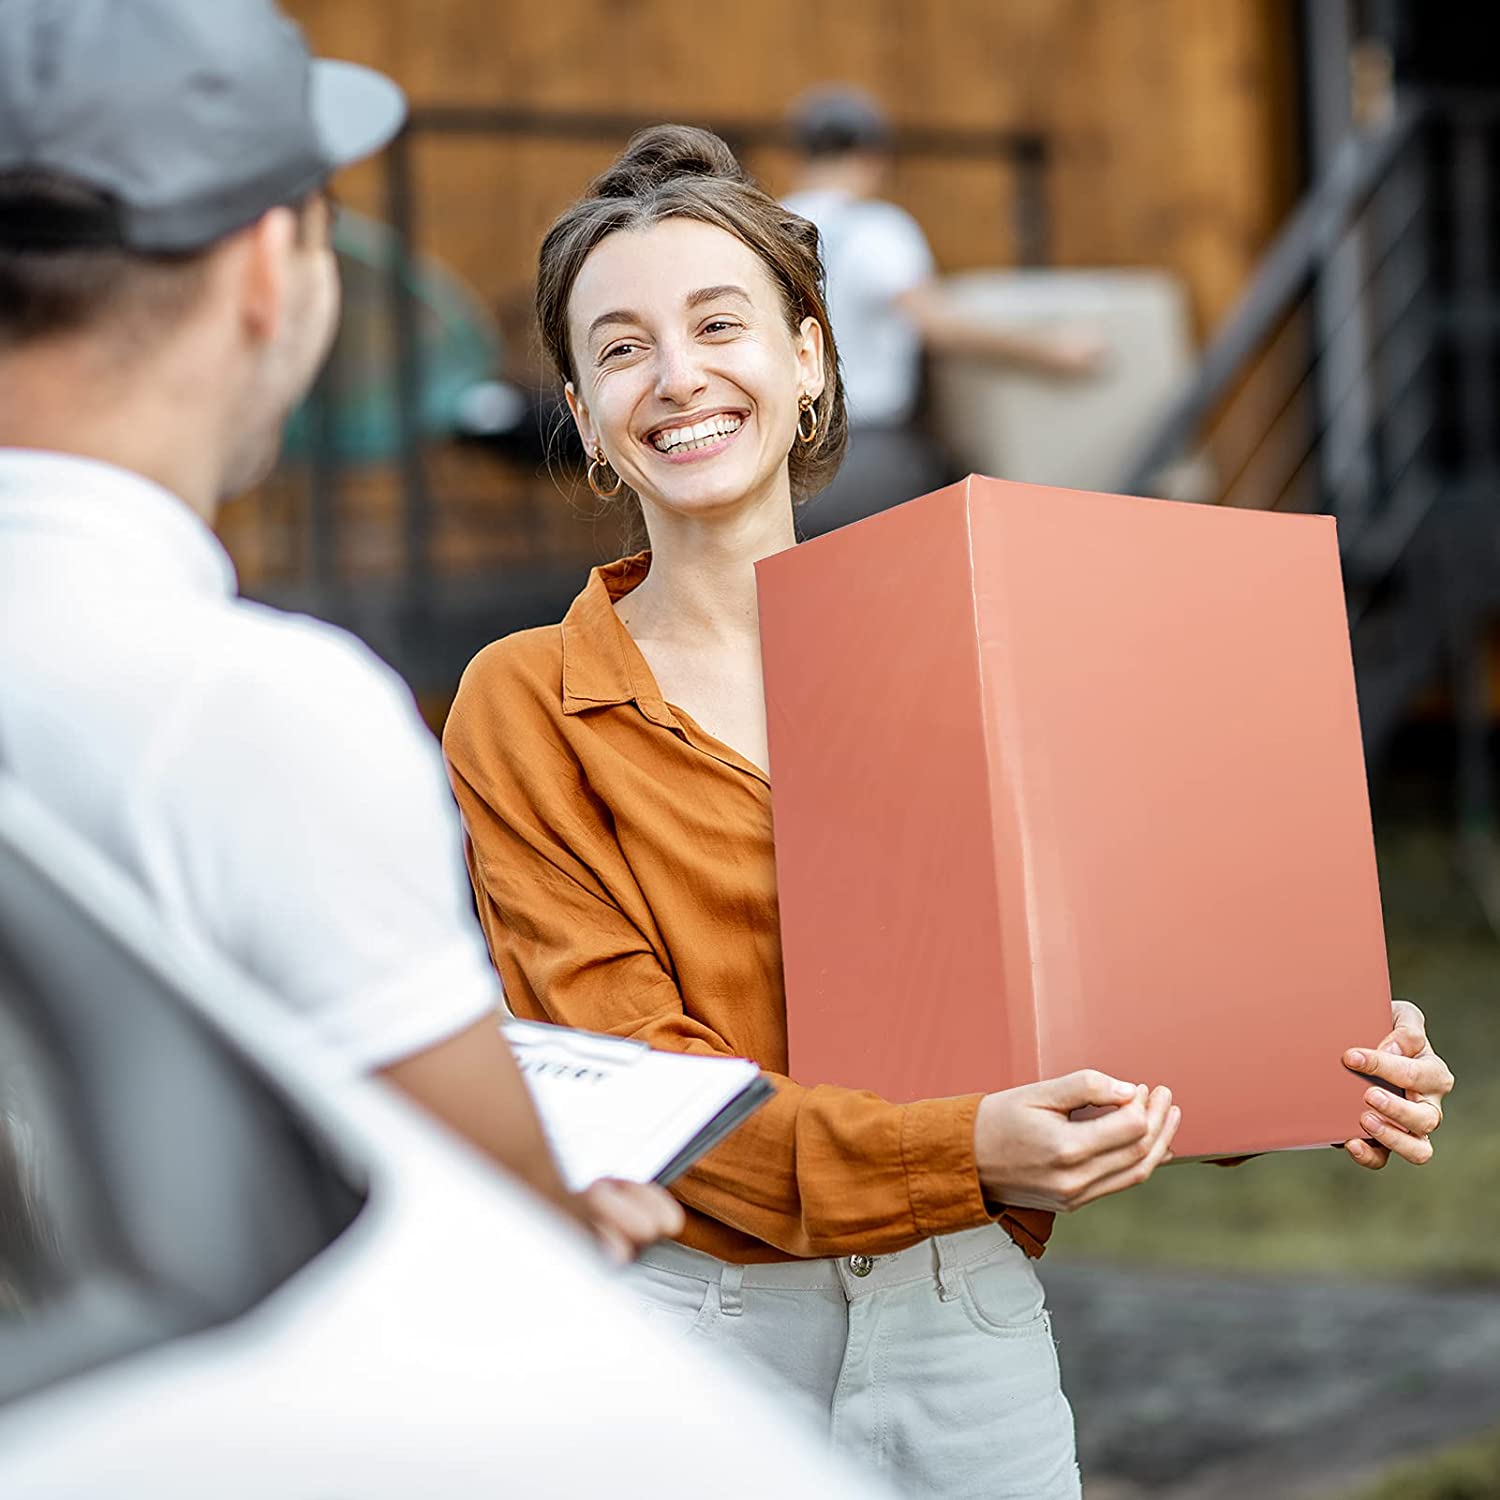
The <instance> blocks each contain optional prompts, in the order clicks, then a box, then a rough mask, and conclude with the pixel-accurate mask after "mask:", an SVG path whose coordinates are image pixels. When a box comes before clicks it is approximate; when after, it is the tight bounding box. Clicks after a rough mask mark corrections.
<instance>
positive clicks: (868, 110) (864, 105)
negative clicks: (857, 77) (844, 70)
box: [791, 84, 892, 157]
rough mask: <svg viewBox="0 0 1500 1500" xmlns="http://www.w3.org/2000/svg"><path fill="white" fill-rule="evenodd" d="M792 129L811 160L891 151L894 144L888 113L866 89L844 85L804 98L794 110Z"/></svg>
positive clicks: (799, 144)
mask: <svg viewBox="0 0 1500 1500" xmlns="http://www.w3.org/2000/svg"><path fill="white" fill-rule="evenodd" d="M791 128H792V136H793V139H794V140H795V141H796V142H797V145H798V147H799V148H800V149H801V151H802V152H803V154H804V155H806V156H811V157H836V156H848V155H850V154H852V153H854V152H862V151H888V150H889V149H890V146H891V142H892V132H891V122H890V118H889V116H887V114H886V112H885V111H884V110H883V109H882V108H881V107H880V106H879V105H878V104H877V103H876V102H875V100H874V99H872V98H871V97H870V96H869V95H868V94H867V93H865V92H864V91H863V90H862V89H856V88H850V87H848V86H847V85H843V84H835V85H832V86H831V87H828V88H821V89H814V90H813V91H812V92H811V93H810V94H804V95H803V96H802V98H801V99H799V100H798V101H797V103H796V105H795V106H794V107H793V109H792V113H791Z"/></svg>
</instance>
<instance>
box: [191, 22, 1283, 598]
mask: <svg viewBox="0 0 1500 1500" xmlns="http://www.w3.org/2000/svg"><path fill="white" fill-rule="evenodd" d="M283 3H284V4H285V5H286V8H287V9H288V10H289V11H290V12H291V13H292V14H293V16H295V17H296V18H297V19H298V20H299V21H300V22H301V23H302V25H303V26H304V28H305V29H306V31H307V33H308V37H309V40H310V41H311V43H312V44H313V46H314V48H315V49H316V50H317V51H319V52H321V53H323V54H325V55H329V56H336V57H347V58H351V59H354V60H357V61H362V62H366V63H368V64H370V65H372V66H374V67H377V68H380V69H381V70H383V71H385V72H387V73H389V74H391V75H392V76H394V77H395V78H396V79H397V80H398V81H400V82H401V83H402V84H403V85H404V86H405V88H406V89H407V91H408V92H409V93H410V95H411V97H412V98H413V100H414V101H416V102H418V103H424V104H504V105H509V106H530V107H534V108H537V109H548V110H588V111H605V112H610V113H622V114H630V115H636V116H642V117H646V118H656V119H679V120H688V121H691V120H694V119H704V118H709V119H716V120H741V121H745V122H770V121H774V120H778V119H780V118H781V117H782V116H783V114H784V112H785V111H786V108H787V106H788V105H789V103H790V102H791V101H792V100H793V99H795V98H796V97H797V95H798V94H800V93H801V92H802V91H803V90H804V89H806V88H809V87H812V86H814V85H816V84H818V83H824V82H828V81H830V80H843V81H848V82H851V83H854V84H858V85H860V86H862V87H864V88H866V89H868V90H869V91H870V92H871V93H873V94H874V95H875V96H876V97H877V98H878V99H880V100H881V101H882V102H883V104H884V105H885V106H886V107H887V108H888V109H889V111H890V112H891V114H892V115H893V117H894V118H895V119H896V120H897V122H898V123H901V124H905V125H910V126H927V127H964V128H972V129H981V128H989V129H998V128H1003V127H1023V128H1030V129H1035V130H1039V131H1042V132H1045V134H1046V135H1047V137H1048V139H1049V140H1050V141H1051V143H1052V147H1053V151H1054V154H1055V161H1056V167H1055V170H1054V171H1052V172H1051V174H1050V177H1049V188H1048V200H1049V201H1048V206H1049V212H1050V217H1051V225H1052V228H1051V241H1052V243H1051V252H1052V253H1051V259H1052V260H1053V261H1054V262H1055V263H1057V264H1059V265H1072V266H1163V267H1167V268H1169V269H1171V270H1173V271H1175V272H1177V273H1178V274H1179V275H1180V276H1181V277H1182V278H1183V279H1184V281H1185V283H1186V285H1187V287H1188V290H1189V292H1190V295H1191V301H1192V306H1193V308H1194V312H1195V315H1196V319H1197V322H1198V327H1199V331H1200V333H1201V332H1203V331H1205V330H1207V329H1209V328H1211V327H1212V326H1213V325H1214V324H1215V323H1216V322H1217V321H1218V320H1219V318H1221V317H1222V315H1223V314H1224V312H1225V310H1226V308H1227V307H1228V306H1229V304H1230V303H1231V301H1232V300H1233V298H1234V297H1235V295H1236V293H1237V292H1238V291H1239V289H1240V288H1241V286H1242V285H1243V284H1244V282H1245V279H1246V277H1247V276H1248V274H1249V273H1250V271H1251V269H1252V268H1253V267H1254V265H1255V264H1256V261H1257V259H1258V257H1259V256H1260V254H1261V252H1262V250H1263V249H1264V247H1265V245H1266V243H1267V242H1268V240H1269V239H1270V237H1271V235H1272V234H1273V233H1274V231H1275V229H1276V227H1277V226H1278V224H1279V223H1280V222H1281V221H1282V219H1283V217H1284V215H1285V212H1286V210H1287V208H1288V206H1289V204H1290V202H1291V200H1292V197H1293V193H1294V182H1295V177H1296V162H1295V155H1294V149H1293V147H1294V140H1295V128H1294V108H1293V99H1292V90H1291V87H1290V79H1291V76H1292V69H1293V53H1292V21H1291V12H1292V4H1293V0H814V3H809V0H755V3H754V4H751V5H743V6H723V7H719V8H718V9H717V10H716V11H715V12H713V13H712V14H706V13H705V12H704V11H702V10H701V9H700V8H698V7H695V6H692V5H690V4H688V3H687V0H525V3H522V0H283ZM621 144H623V143H622V142H619V141H598V142H576V141H575V142H568V141H558V140H539V139H526V140H522V139H514V138H512V139H505V140H497V139H493V138H491V139H482V138H474V137H470V138H454V137H432V136H427V137H423V138H422V139H421V140H420V141H419V143H418V145H417V147H416V149H415V152H414V156H415V164H416V176H417V182H418V188H419V191H418V194H417V203H416V208H417V219H418V243H419V248H421V249H422V250H424V251H426V252H428V253H430V254H433V255H435V256H436V257H438V258H439V259H440V260H441V261H442V262H444V263H445V264H446V265H448V266H449V267H451V268H452V269H453V270H455V271H457V272H458V273H459V274H460V275H461V276H463V277H464V278H465V279H466V280H467V281H468V282H469V283H470V284H471V285H472V286H473V287H474V288H475V290H476V291H477V292H478V293H479V295H480V297H481V298H482V299H483V300H484V301H485V302H486V303H487V304H488V305H489V306H490V307H491V308H493V309H494V310H495V311H496V312H497V313H499V315H500V318H501V324H502V327H503V329H504V331H505V333H506V348H507V362H506V371H505V373H507V374H508V375H510V376H511V377H512V378H516V379H522V380H526V381H535V380H537V379H538V378H539V377H542V376H543V373H544V372H543V370H542V367H541V362H540V358H539V351H538V350H537V347H536V341H535V337H534V334H533V331H532V320H531V312H530V304H531V283H532V276H533V274H534V268H535V255H536V249H537V245H538V243H539V241H540V238H541V236H542V233H543V232H544V230H545V229H546V226H547V225H548V224H549V223H550V222H551V220H552V218H553V217H554V216H555V215H556V214H557V213H558V212H559V211H560V210H561V209H562V208H563V207H564V206H565V205H566V204H567V203H568V202H569V201H570V200H571V199H572V198H573V197H574V196H575V195H576V194H577V193H578V191H579V190H580V189H581V188H582V186H583V184H584V183H585V181H586V180H587V179H588V178H589V177H590V176H591V175H592V174H593V173H594V172H596V171H597V170H599V169H600V168H601V167H603V166H604V165H605V164H606V163H607V162H608V161H609V160H610V159H611V157H612V156H613V155H614V153H615V152H616V151H617V150H618V148H619V146H620V145H621ZM747 164H748V165H749V166H750V167H751V169H752V170H753V171H755V172H756V173H757V174H758V175H759V176H760V177H761V178H762V180H763V181H764V182H765V183H766V185H767V186H768V187H769V188H771V189H772V190H773V191H782V190H784V189H785V188H786V187H787V186H788V184H789V170H790V165H791V164H790V162H789V160H788V159H787V157H786V154H785V153H784V152H779V151H773V150H763V151H760V152H756V153H753V154H752V155H751V156H750V157H749V159H748V163H747ZM382 183H383V174H382V170H381V166H380V164H379V163H373V164H365V165H363V166H361V167H358V168H356V169H355V170H354V171H352V172H350V173H348V174H346V176H345V178H344V180H343V181H341V182H340V183H339V184H338V185H337V186H338V191H339V193H340V195H341V197H342V198H344V199H345V200H346V201H347V202H349V203H350V204H351V205H352V206H354V207H357V208H362V209H366V210H368V211H370V212H373V213H375V214H380V213H381V212H382V211H383V197H382ZM1013 186H1014V184H1013V182H1012V180H1011V177H1010V171H1009V169H1008V168H1007V167H1006V166H1004V165H1003V164H1001V163H999V162H996V161H974V160H971V161H954V160H946V161H945V160H938V159H935V158H931V157H927V158H916V157H912V158H906V159H904V160H903V161H902V162H901V164H900V166H899V168H898V171H897V178H896V181H895V184H894V188H893V194H892V196H894V197H895V198H896V199H897V200H898V201H900V202H902V203H904V204H905V205H906V206H907V207H908V208H910V209H911V210H912V211H913V212H914V213H915V214H916V215H917V217H918V219H919V220H920V222H921V223H922V224H923V226H924V227H925V229H926V231H927V233H928V235H929V237H930V239H931V241H932V244H933V248H934V251H935V252H936V255H937V259H938V263H939V265H940V267H941V268H942V269H943V270H947V271H957V270H964V269H969V268H975V267H985V266H1005V265H1010V264H1013V263H1014V262H1015V259H1016V245H1015V243H1014V235H1013V217H1012V214H1013V206H1014V205H1013V197H1012V193H1013ZM427 470H428V478H429V487H430V489H431V490H432V494H433V508H434V515H435V518H436V527H437V530H436V536H435V540H434V549H435V554H436V560H437V562H438V565H439V566H440V567H442V568H443V569H444V570H445V571H458V572H462V571H465V570H483V569H485V568H487V567H493V566H495V565H496V564H499V563H506V562H513V561H514V559H515V557H516V554H517V549H518V548H521V549H529V552H530V553H531V554H535V555H538V556H548V557H552V558H556V557H557V556H559V555H562V556H565V557H573V556H574V555H575V554H576V555H577V557H578V558H579V560H580V566H582V564H583V562H584V561H588V560H593V559H594V558H596V557H599V556H603V555H606V554H611V555H612V554H613V553H614V552H616V551H618V544H619V535H618V526H617V525H616V524H614V523H611V522H607V521H606V522H601V523H600V524H599V525H597V526H594V527H590V526H587V525H582V524H580V523H579V522H578V520H577V518H576V515H574V514H573V513H572V512H571V511H570V509H569V507H568V505H567V504H566V502H560V501H559V497H558V495H557V492H556V489H555V487H554V486H553V485H552V484H551V483H550V482H549V481H546V480H539V479H538V477H537V475H536V474H535V472H532V471H526V470H524V469H523V468H521V467H518V466H514V465H506V464H504V463H500V462H498V461H496V460H494V459H493V458H491V457H488V456H486V455H478V454H475V453H474V452H472V451H471V450H466V449H458V448H454V447H453V446H452V445H448V446H439V447H435V448H434V449H433V450H432V451H431V452H430V453H429V455H428V459H427ZM309 484H310V477H309V474H308V472H307V471H306V469H305V467H301V468H299V467H298V466H296V465H291V464H288V465H286V466H284V467H283V469H282V470H281V471H279V472H278V474H277V476H276V477H275V478H274V479H273V480H272V481H271V482H270V483H268V484H267V485H266V486H264V487H263V488H262V490H261V491H260V493H259V494H258V495H257V496H256V497H255V498H254V499H253V500H251V501H249V502H247V503H245V504H242V505H237V506H232V507H230V508H229V509H228V510H226V511H225V512H224V515H223V518H222V521H221V526H220V530H221V534H222V535H223V537H224V540H225V542H226V544H227V545H228V546H229V548H230V550H231V552H232V553H233V555H234V557H235V560H236V562H237V564H238V565H239V568H240V572H241V577H242V579H243V580H244V581H245V583H246V585H247V587H250V588H252V589H254V588H257V587H261V586H263V585H266V584H274V583H276V582H278V581H286V580H293V581H294V580H296V579H297V578H298V577H299V576H301V575H303V574H304V572H305V570H306V567H307V565H308V559H309V557H310V550H309V549H310V545H311V542H310V536H311V532H310V521H309V517H310V514H311V509H310V506H311V501H310V494H311V491H310V488H309ZM584 498H585V499H586V498H587V497H586V496H585V497H584ZM338 513H339V515H340V517H341V527H340V542H339V546H338V564H337V566H338V571H339V572H340V573H341V574H343V575H345V576H347V577H366V576H372V575H385V576H388V575H390V574H391V573H393V572H394V571H396V570H397V569H398V567H399V563H400V536H401V527H400V480H399V475H398V474H397V472H396V470H395V469H394V467H393V466H391V465H388V464H387V465H380V466H376V467H373V468H366V469H362V470H358V471H354V472H351V473H347V474H345V475H343V476H342V479H341V483H340V489H339V506H338Z"/></svg>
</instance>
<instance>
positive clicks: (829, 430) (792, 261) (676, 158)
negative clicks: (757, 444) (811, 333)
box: [536, 125, 849, 500]
mask: <svg viewBox="0 0 1500 1500" xmlns="http://www.w3.org/2000/svg"><path fill="white" fill-rule="evenodd" d="M665 219H696V220H697V221H698V222H699V223H702V224H712V225H714V226H715V227H716V228H719V229H723V230H726V231H727V232H728V233H730V234H732V235H734V237H735V238H736V239H738V240H742V241H743V242H744V243H745V244H746V245H748V246H749V247H750V249H752V250H753V251H754V252H755V253H756V255H758V256H759V257H760V260H761V262H762V264H763V265H764V266H765V268H766V270H767V271H768V272H769V273H770V277H771V281H772V283H773V284H774V285H775V287H776V288H777V290H778V291H779V292H780V294H781V299H782V304H783V306H784V308H785V310H786V316H787V322H788V324H789V325H790V326H791V328H792V329H793V330H794V331H795V330H796V329H797V328H799V327H800V326H801V324H802V321H803V319H804V318H816V319H817V320H818V322H819V324H820V325H821V326H822V329H823V379H824V384H823V393H822V395H821V396H819V397H818V400H817V403H816V408H815V409H816V411H817V415H818V436H817V439H816V441H814V442H812V443H808V444H806V445H804V444H801V443H797V444H794V445H793V448H792V451H791V455H790V459H789V471H790V477H791V486H792V496H793V498H794V499H797V500H801V499H806V498H807V497H808V496H809V495H815V494H817V492H818V491H819V490H821V489H822V488H823V487H824V486H825V485H826V484H827V483H828V482H829V480H830V479H832V478H833V476H834V474H835V472H836V471H837V470H838V466H839V464H840V463H841V462H842V461H843V457H844V449H845V447H846V446H847V444H848V441H849V423H848V418H847V416H846V414H845V411H844V391H843V385H842V382H841V381H840V379H839V373H838V350H837V348H836V347H835V345H834V341H833V329H832V327H831V326H830V325H829V322H828V308H827V305H826V293H825V291H824V283H823V262H822V260H821V258H820V257H819V255H818V231H817V227H816V226H815V225H813V224H810V223H809V222H808V221H807V220H806V219H804V218H801V217H799V216H798V215H797V214H794V213H792V212H790V211H789V210H788V209H785V208H783V207H782V206H781V204H779V203H778V202H777V201H776V200H775V199H774V198H772V197H771V196H770V195H769V194H768V193H766V192H765V191H764V190H763V189H761V188H760V187H758V186H757V185H756V183H755V182H754V180H753V179H752V178H751V177H750V175H749V174H748V173H747V172H746V171H745V169H744V168H743V167H742V166H741V165H740V164H739V162H738V161H736V160H735V156H734V153H733V152H732V151H731V150H730V149H729V147H728V146H726V145H725V144H724V142H723V141H722V140H720V139H719V137H718V136H716V135H714V134H713V133H712V132H710V131H707V130H698V129H696V128H695V127H693V126H691V125H653V126H651V127H650V128H648V129H646V130H642V131H640V132H638V133H637V134H636V135H635V136H634V137H632V139H631V141H630V144H629V145H628V146H626V148H625V151H624V154H623V155H621V157H620V158H619V160H618V161H616V162H615V163H614V165H613V166H611V167H610V168H608V170H607V171H605V172H603V173H602V174H601V175H600V176H598V177H596V178H595V179H594V180H593V182H591V183H590V184H589V186H588V188H587V189H586V191H585V192H584V195H583V197H582V198H580V199H579V200H578V202H576V203H575V204H574V205H573V206H572V207H571V208H569V209H568V210H567V211H566V212H565V213H564V214H563V215H562V216H561V218H559V219H558V220H557V222H556V223H555V224H553V226H552V227H551V229H549V230H548V231H547V235H546V238H545V239H543V241H542V248H541V252H540V255H539V256H538V263H537V287H536V314H537V322H538V323H539V324H540V326H541V332H542V341H543V343H544V345H545V346H546V350H547V353H548V355H549V357H550V358H551V360H552V363H553V364H554V365H555V366H556V367H557V369H558V371H559V373H560V374H561V375H562V377H563V379H564V380H573V379H574V378H575V376H576V372H575V370H574V368H573V354H572V350H571V349H570V348H569V346H568V298H569V297H570V296H571V295H572V291H573V283H574V282H575V281H576V280H577V279H578V273H579V271H580V270H582V268H583V263H584V261H585V260H586V259H587V258H588V256H589V252H590V251H591V250H593V248H594V247H595V246H596V245H597V244H598V243H599V242H600V241H601V240H603V239H604V238H605V237H606V236H608V235H611V234H613V233H615V232H616V231H617V230H621V229H644V228H647V227H649V226H651V225H653V224H659V223H661V222H662V221H663V220H665Z"/></svg>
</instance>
